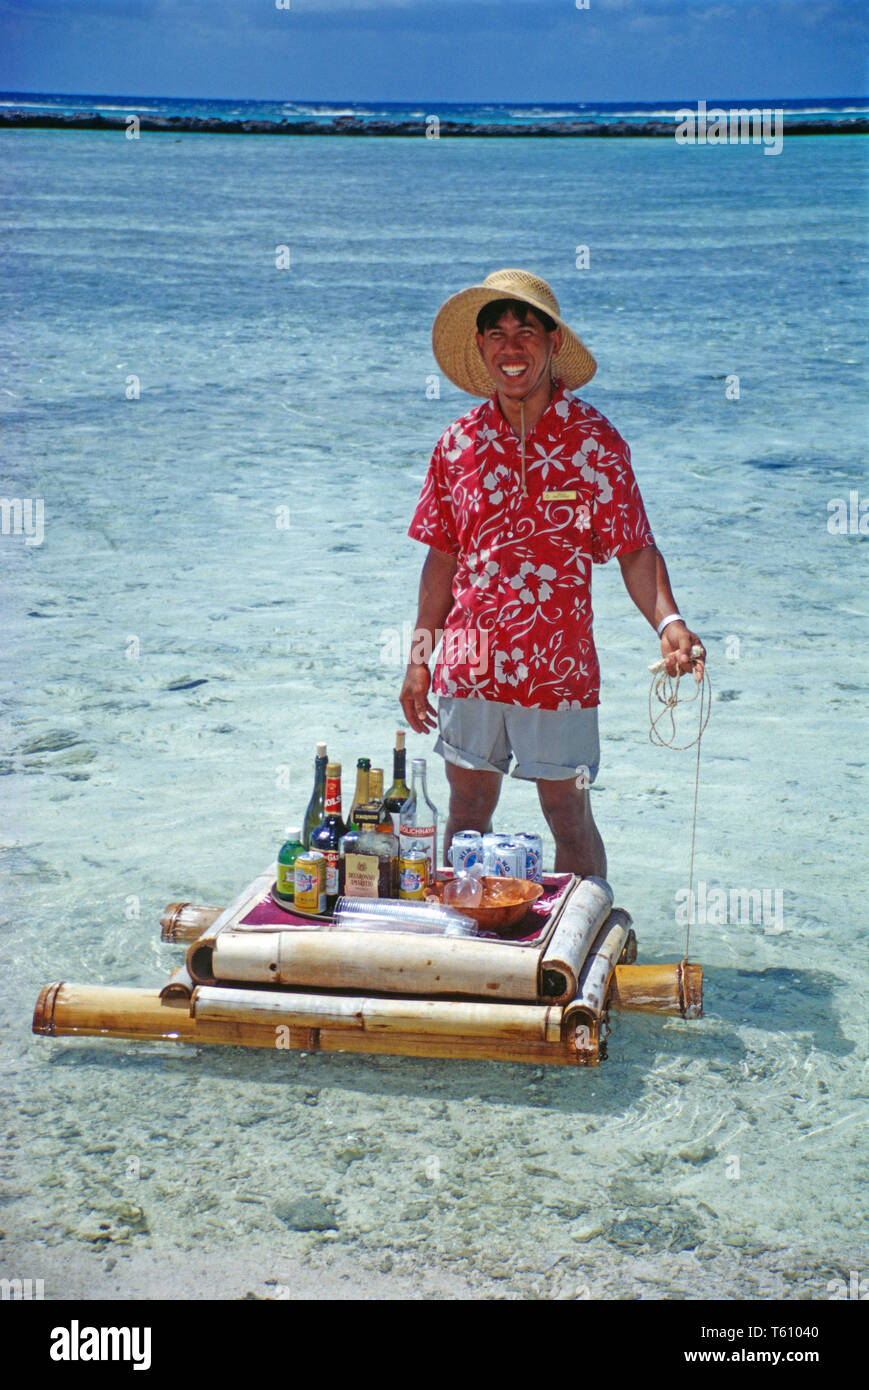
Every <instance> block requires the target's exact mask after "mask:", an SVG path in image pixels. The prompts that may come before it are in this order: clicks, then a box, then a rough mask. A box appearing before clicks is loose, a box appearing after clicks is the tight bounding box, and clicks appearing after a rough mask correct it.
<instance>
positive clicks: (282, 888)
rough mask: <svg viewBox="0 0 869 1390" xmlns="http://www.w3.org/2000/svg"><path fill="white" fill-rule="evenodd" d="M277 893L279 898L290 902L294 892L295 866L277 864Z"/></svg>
mask: <svg viewBox="0 0 869 1390" xmlns="http://www.w3.org/2000/svg"><path fill="white" fill-rule="evenodd" d="M277 891H278V894H279V895H280V897H282V898H289V899H290V900H291V901H292V899H293V897H294V896H295V891H296V870H295V864H278V882H277Z"/></svg>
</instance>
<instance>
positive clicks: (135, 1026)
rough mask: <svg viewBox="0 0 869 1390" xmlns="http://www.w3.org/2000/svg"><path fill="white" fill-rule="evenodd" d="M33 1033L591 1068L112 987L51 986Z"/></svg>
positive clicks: (480, 1044)
mask: <svg viewBox="0 0 869 1390" xmlns="http://www.w3.org/2000/svg"><path fill="white" fill-rule="evenodd" d="M239 993H242V991H239ZM378 1002H380V1001H378ZM553 1012H557V1011H553ZM33 1031H34V1032H35V1033H39V1034H42V1035H43V1036H46V1037H73V1036H75V1037H103V1038H104V1037H115V1038H127V1039H130V1040H131V1041H146V1040H152V1041H161V1040H177V1041H181V1042H188V1043H195V1044H200V1043H201V1044H216V1043H222V1044H230V1045H234V1046H239V1047H261V1048H270V1049H272V1050H277V1051H283V1050H285V1049H291V1050H292V1049H299V1048H301V1049H302V1050H304V1051H308V1052H316V1051H323V1052H365V1053H375V1054H380V1055H391V1056H410V1057H436V1058H442V1059H444V1060H449V1059H454V1060H456V1059H458V1060H470V1061H496V1062H497V1061H501V1062H524V1063H535V1064H538V1065H539V1064H541V1063H554V1064H555V1065H560V1066H577V1065H582V1064H583V1063H582V1061H581V1059H579V1058H578V1056H577V1053H576V1051H575V1049H573V1048H572V1047H568V1046H565V1044H564V1043H563V1042H561V1041H556V1042H552V1043H548V1042H543V1041H540V1040H538V1039H534V1038H504V1039H501V1038H491V1037H481V1036H468V1037H460V1036H456V1037H453V1036H448V1035H436V1034H432V1035H430V1036H426V1035H424V1034H420V1033H416V1032H407V1033H391V1032H373V1033H368V1032H366V1031H364V1030H361V1029H358V1028H343V1027H342V1028H322V1029H321V1028H305V1027H295V1026H290V1025H285V1024H280V1023H277V1024H276V1023H275V1022H274V1021H271V1022H267V1023H264V1024H258V1023H250V1022H243V1021H239V1020H236V1021H233V1020H229V1019H223V1020H220V1021H217V1020H207V1019H201V1018H194V1017H192V1016H191V1015H190V1013H189V1012H188V1010H187V1008H186V1007H185V1006H184V1005H183V1004H178V1003H168V1004H167V1003H166V1002H164V1001H162V1000H161V999H160V995H159V993H158V991H157V990H154V989H120V988H114V987H109V986H105V985H71V984H67V983H61V984H52V985H46V987H45V989H43V990H42V992H41V994H40V996H39V999H38V1001H37V1004H36V1009H35V1012H34V1016H33ZM592 1064H593V1063H592Z"/></svg>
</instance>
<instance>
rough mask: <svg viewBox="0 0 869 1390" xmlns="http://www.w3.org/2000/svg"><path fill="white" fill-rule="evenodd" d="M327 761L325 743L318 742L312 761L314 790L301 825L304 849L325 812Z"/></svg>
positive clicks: (309, 846)
mask: <svg viewBox="0 0 869 1390" xmlns="http://www.w3.org/2000/svg"><path fill="white" fill-rule="evenodd" d="M328 761H329V759H328V758H327V756H326V745H325V743H318V744H317V757H316V760H315V762H314V790H313V792H312V793H311V800H310V801H309V802H308V809H307V811H306V812H305V820H304V824H303V826H302V844H303V845H304V846H305V849H310V848H311V832H312V831H314V830H316V829H317V826H318V825H319V824H320V822H321V820H322V819H323V816H324V815H325V814H326V764H327V762H328Z"/></svg>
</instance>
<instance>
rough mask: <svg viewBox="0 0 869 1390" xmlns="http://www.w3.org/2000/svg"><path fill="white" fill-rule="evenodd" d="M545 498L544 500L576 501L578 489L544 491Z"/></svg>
mask: <svg viewBox="0 0 869 1390" xmlns="http://www.w3.org/2000/svg"><path fill="white" fill-rule="evenodd" d="M543 500H544V502H575V501H576V491H575V490H574V489H570V488H568V489H566V490H565V491H563V492H544V494H543Z"/></svg>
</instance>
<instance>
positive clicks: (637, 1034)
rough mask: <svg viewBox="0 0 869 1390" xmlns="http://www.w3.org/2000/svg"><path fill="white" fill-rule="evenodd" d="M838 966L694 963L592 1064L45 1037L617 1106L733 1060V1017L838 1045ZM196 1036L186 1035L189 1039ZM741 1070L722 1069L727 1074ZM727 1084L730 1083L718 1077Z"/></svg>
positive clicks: (305, 1076)
mask: <svg viewBox="0 0 869 1390" xmlns="http://www.w3.org/2000/svg"><path fill="white" fill-rule="evenodd" d="M842 984H843V981H842V979H841V977H839V976H836V975H832V974H830V973H828V972H826V971H812V970H789V969H787V968H786V967H783V966H774V967H767V968H766V969H764V970H740V969H738V968H734V967H716V966H713V967H710V968H709V969H708V970H706V971H704V979H703V1003H704V1017H703V1019H702V1020H698V1021H692V1020H681V1019H675V1018H672V1017H668V1016H662V1015H653V1014H639V1013H635V1014H630V1013H616V1012H615V1011H613V1012H611V1014H610V1030H611V1031H610V1037H609V1040H608V1049H607V1051H608V1060H605V1061H603V1062H602V1063H601V1065H600V1067H563V1066H552V1067H547V1066H545V1065H536V1064H519V1063H512V1062H472V1061H448V1060H441V1059H438V1058H425V1057H400V1056H394V1057H393V1056H372V1055H369V1054H365V1053H353V1052H345V1053H334V1052H329V1053H326V1052H311V1053H308V1054H307V1055H306V1056H305V1057H304V1058H302V1057H301V1056H300V1055H299V1054H298V1053H295V1052H293V1051H279V1050H276V1051H272V1050H271V1049H262V1050H260V1049H253V1048H234V1047H232V1046H226V1047H222V1046H218V1047H213V1046H209V1045H206V1046H202V1047H200V1049H199V1052H198V1055H196V1056H193V1055H192V1054H191V1052H190V1050H189V1049H188V1048H187V1047H186V1046H185V1045H182V1046H180V1047H178V1055H177V1057H175V1058H173V1057H172V1054H171V1052H170V1049H172V1048H174V1047H175V1046H176V1045H175V1044H172V1043H163V1044H160V1047H159V1051H157V1049H155V1048H154V1046H153V1044H149V1043H141V1044H138V1043H126V1042H124V1041H122V1040H120V1039H117V1040H113V1042H112V1043H110V1044H109V1045H108V1046H106V1045H105V1044H102V1043H98V1044H97V1043H95V1044H94V1045H93V1046H92V1047H91V1046H89V1045H87V1044H86V1043H85V1040H84V1039H81V1040H80V1041H78V1042H77V1043H76V1045H75V1046H73V1047H70V1048H69V1049H68V1050H64V1049H61V1048H57V1050H56V1051H55V1052H54V1053H53V1055H52V1058H51V1061H52V1063H53V1064H54V1065H61V1066H75V1067H88V1068H94V1069H95V1070H97V1071H98V1070H100V1069H103V1070H116V1069H117V1070H121V1069H123V1070H131V1069H132V1070H136V1071H140V1072H148V1071H152V1072H154V1071H157V1072H159V1071H164V1070H165V1069H166V1065H167V1061H168V1062H170V1063H171V1064H172V1067H173V1070H175V1071H176V1073H177V1071H178V1070H179V1069H183V1064H184V1061H185V1060H187V1061H188V1062H189V1066H190V1079H191V1083H193V1082H194V1081H202V1080H203V1079H205V1078H210V1079H219V1078H227V1079H229V1078H233V1079H234V1080H235V1081H236V1082H237V1083H238V1084H240V1085H242V1086H244V1087H245V1088H246V1089H248V1091H249V1094H250V1095H251V1098H253V1092H254V1091H255V1088H256V1086H257V1084H261V1085H262V1084H266V1085H269V1086H276V1085H285V1086H288V1087H290V1086H304V1085H307V1086H312V1085H316V1086H317V1087H326V1088H328V1087H331V1086H335V1087H339V1088H340V1089H341V1090H345V1091H355V1092H357V1093H359V1094H361V1095H370V1096H392V1097H396V1098H401V1097H414V1098H415V1099H421V1100H427V1101H429V1102H433V1103H435V1104H436V1103H438V1102H443V1101H456V1102H461V1103H462V1104H466V1105H482V1106H485V1105H489V1104H493V1105H500V1106H503V1105H505V1104H506V1105H515V1106H516V1107H517V1109H519V1110H535V1109H545V1110H559V1111H561V1112H563V1113H564V1114H566V1115H568V1114H569V1115H579V1114H584V1115H591V1116H593V1115H604V1116H605V1115H607V1114H608V1113H610V1112H612V1113H614V1114H619V1115H621V1114H623V1113H624V1110H625V1107H626V1106H629V1105H630V1104H631V1103H632V1102H633V1101H634V1100H635V1099H639V1097H640V1096H642V1095H644V1094H645V1093H646V1092H647V1084H648V1083H647V1078H648V1073H649V1071H650V1069H652V1068H654V1070H655V1071H656V1072H658V1073H660V1072H668V1073H669V1076H670V1077H671V1078H672V1079H674V1080H675V1078H676V1077H677V1076H678V1068H675V1067H673V1066H672V1063H673V1062H674V1061H675V1062H679V1061H681V1062H683V1063H685V1064H686V1065H687V1064H688V1063H690V1062H694V1061H697V1060H702V1059H704V1058H705V1059H707V1060H708V1061H710V1062H712V1061H715V1062H719V1063H720V1062H724V1063H729V1064H731V1065H733V1064H738V1063H739V1062H741V1061H742V1060H743V1058H744V1057H745V1053H746V1049H745V1045H744V1043H743V1042H742V1039H741V1038H740V1037H739V1033H738V1031H737V1030H738V1028H739V1027H740V1026H745V1025H747V1026H749V1027H752V1028H758V1029H765V1030H768V1031H770V1032H774V1033H776V1034H779V1035H781V1034H784V1035H785V1037H786V1039H787V1040H788V1041H790V1042H793V1043H796V1042H797V1039H798V1038H800V1039H802V1040H803V1042H804V1045H806V1044H808V1042H809V1038H807V1037H806V1035H807V1034H808V1035H810V1041H811V1046H812V1047H813V1048H814V1049H816V1050H817V1051H818V1052H823V1053H828V1054H830V1055H831V1056H839V1057H841V1056H847V1055H848V1054H849V1053H851V1052H853V1050H854V1046H855V1045H854V1043H853V1042H852V1041H851V1040H850V1039H849V1038H847V1037H845V1035H844V1034H843V1033H842V1031H841V1028H840V1027H839V1022H838V1019H837V1017H836V1015H835V1013H834V1012H833V1007H832V999H833V994H834V991H835V989H836V988H837V987H841V986H842ZM193 1046H197V1044H193ZM743 1079H746V1078H743V1077H742V1076H741V1075H736V1076H734V1078H733V1083H732V1084H737V1085H738V1084H739V1082H740V1081H741V1080H743ZM728 1084H731V1083H728Z"/></svg>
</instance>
